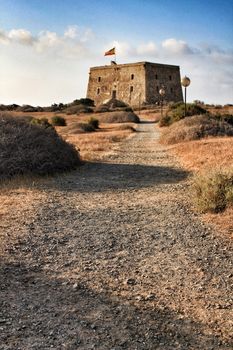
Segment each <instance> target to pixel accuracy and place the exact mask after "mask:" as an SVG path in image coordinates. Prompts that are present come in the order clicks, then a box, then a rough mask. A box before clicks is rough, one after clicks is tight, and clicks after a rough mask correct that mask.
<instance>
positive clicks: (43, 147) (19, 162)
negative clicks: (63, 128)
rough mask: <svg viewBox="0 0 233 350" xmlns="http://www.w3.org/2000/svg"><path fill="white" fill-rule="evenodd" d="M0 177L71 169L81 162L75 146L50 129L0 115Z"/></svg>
mask: <svg viewBox="0 0 233 350" xmlns="http://www.w3.org/2000/svg"><path fill="white" fill-rule="evenodd" d="M0 134H1V139H0V178H1V179H6V178H9V177H12V176H13V175H21V174H36V175H46V174H52V173H55V172H61V171H66V170H70V169H74V168H75V167H76V166H77V165H79V164H80V163H81V161H80V157H79V154H78V152H77V151H76V150H75V147H74V146H73V145H71V144H68V143H67V142H65V141H64V140H63V139H62V138H61V137H60V136H59V135H58V134H57V132H56V131H55V130H54V129H53V128H45V127H44V126H43V125H32V124H31V123H28V122H26V121H24V120H20V119H18V118H14V117H11V116H9V115H6V114H4V113H2V114H0Z"/></svg>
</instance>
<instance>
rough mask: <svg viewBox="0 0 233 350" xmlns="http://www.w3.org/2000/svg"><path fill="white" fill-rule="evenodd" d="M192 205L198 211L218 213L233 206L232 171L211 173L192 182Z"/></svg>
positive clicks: (197, 177)
mask: <svg viewBox="0 0 233 350" xmlns="http://www.w3.org/2000/svg"><path fill="white" fill-rule="evenodd" d="M193 191H194V204H195V207H196V208H197V210H198V211H200V212H202V213H205V212H214V213H216V212H220V211H223V210H224V209H225V208H227V207H229V206H232V205H233V171H231V172H230V171H229V172H222V171H212V172H208V173H206V174H203V175H196V177H195V178H194V180H193Z"/></svg>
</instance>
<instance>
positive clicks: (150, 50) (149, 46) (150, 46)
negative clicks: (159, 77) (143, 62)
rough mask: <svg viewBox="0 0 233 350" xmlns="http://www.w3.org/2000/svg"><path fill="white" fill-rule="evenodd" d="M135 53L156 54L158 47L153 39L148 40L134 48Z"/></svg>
mask: <svg viewBox="0 0 233 350" xmlns="http://www.w3.org/2000/svg"><path fill="white" fill-rule="evenodd" d="M136 53H137V54H138V55H156V54H157V53H158V49H157V46H156V44H155V43H154V42H153V41H150V42H148V43H146V44H141V45H139V46H138V47H137V48H136Z"/></svg>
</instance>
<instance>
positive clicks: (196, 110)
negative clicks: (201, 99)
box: [160, 102, 207, 126]
mask: <svg viewBox="0 0 233 350" xmlns="http://www.w3.org/2000/svg"><path fill="white" fill-rule="evenodd" d="M206 112H207V111H206V109H204V108H203V107H201V106H199V105H196V104H194V103H187V104H186V117H190V116H193V115H200V114H205V113H206ZM184 114H185V104H184V103H183V102H177V103H174V104H172V105H171V106H170V108H169V110H168V112H167V114H166V115H165V116H164V117H163V118H162V119H161V120H160V126H169V125H171V124H173V123H174V122H177V121H179V120H181V119H183V118H184Z"/></svg>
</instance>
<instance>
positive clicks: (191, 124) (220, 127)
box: [161, 115, 233, 144]
mask: <svg viewBox="0 0 233 350" xmlns="http://www.w3.org/2000/svg"><path fill="white" fill-rule="evenodd" d="M207 136H233V126H232V125H230V124H229V123H227V122H226V121H224V120H219V119H218V118H215V117H214V116H210V115H200V116H193V117H188V118H185V119H182V120H180V121H179V122H177V123H174V124H173V125H171V126H170V127H169V128H167V130H165V131H164V133H163V135H162V137H161V141H162V142H163V143H165V144H175V143H179V142H182V141H191V140H198V139H201V138H203V137H207Z"/></svg>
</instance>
